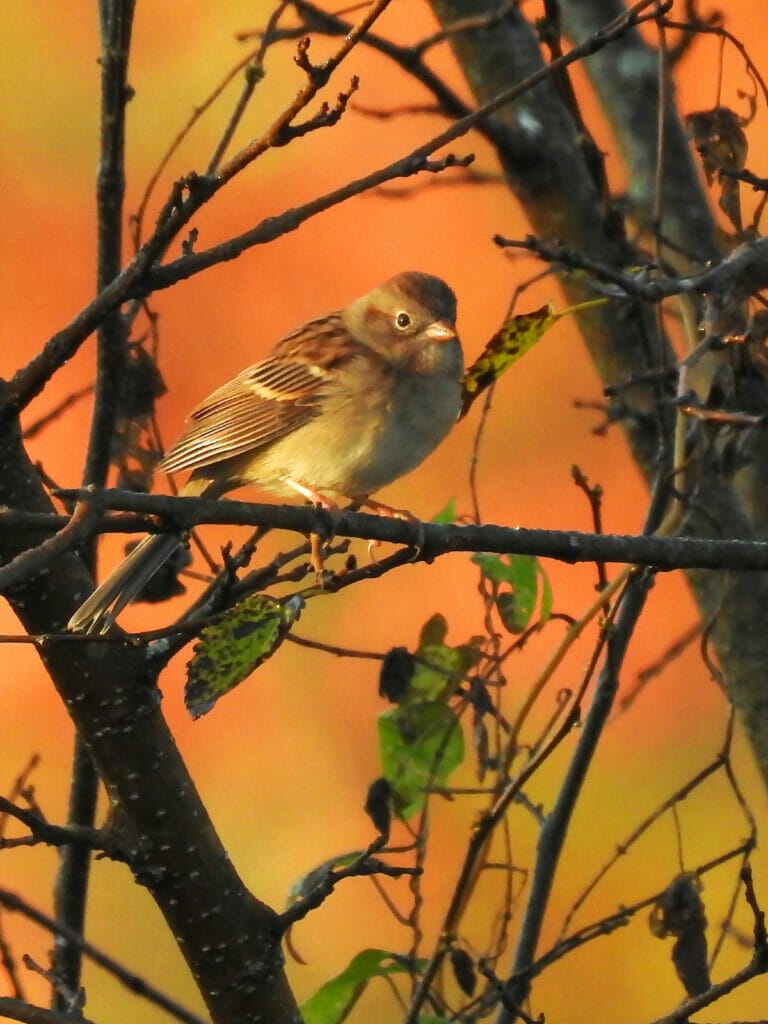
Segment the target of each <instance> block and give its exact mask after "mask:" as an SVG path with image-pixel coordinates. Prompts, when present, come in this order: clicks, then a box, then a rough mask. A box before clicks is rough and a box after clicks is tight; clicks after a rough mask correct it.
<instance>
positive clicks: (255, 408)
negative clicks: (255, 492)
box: [160, 314, 361, 473]
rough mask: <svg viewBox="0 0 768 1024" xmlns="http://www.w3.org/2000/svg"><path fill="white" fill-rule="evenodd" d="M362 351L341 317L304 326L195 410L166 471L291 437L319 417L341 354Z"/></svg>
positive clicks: (166, 462)
mask: <svg viewBox="0 0 768 1024" xmlns="http://www.w3.org/2000/svg"><path fill="white" fill-rule="evenodd" d="M340 342H341V344H340ZM360 348H361V345H360V343H359V342H357V341H355V340H354V339H353V338H352V337H351V336H350V335H349V333H348V332H347V331H346V329H345V328H344V326H343V324H342V322H341V318H340V317H339V316H338V314H332V315H331V316H327V317H323V318H321V319H319V320H315V321H311V322H310V323H307V324H304V326H303V327H300V328H299V329H298V330H296V331H294V332H293V333H292V334H289V335H287V336H286V337H285V338H283V339H282V340H281V341H279V342H278V343H277V345H276V346H275V348H274V350H273V352H272V354H271V355H270V356H269V357H268V358H266V359H263V360H262V361H261V362H258V363H255V364H254V365H253V366H249V367H248V369H246V370H243V371H242V372H241V373H239V374H238V375H237V376H236V377H233V378H232V380H230V381H228V383H226V384H224V385H223V386H222V387H220V388H218V389H217V390H216V391H214V392H213V393H212V394H211V395H209V396H208V397H207V398H206V399H204V400H203V401H202V402H201V403H200V405H198V406H197V407H196V408H195V409H193V410H192V413H191V414H190V417H189V420H188V422H187V428H186V430H185V431H184V433H183V434H182V435H181V437H180V438H179V439H178V440H177V441H176V443H175V444H174V445H173V446H172V447H171V449H170V450H169V451H168V453H167V455H166V456H165V458H164V459H163V461H162V462H161V463H160V468H161V469H162V470H164V471H165V472H169V473H170V472H175V471H176V470H182V469H184V470H195V469H200V468H201V467H203V466H210V465H213V464H214V463H217V462H222V461H223V460H224V459H228V458H231V457H232V456H235V455H242V454H244V453H245V452H248V451H252V450H254V449H258V448H262V447H264V446H265V445H268V444H270V443H271V442H273V441H276V440H278V439H279V438H281V437H284V436H285V435H286V434H289V433H291V431H293V430H296V429H297V428H298V427H300V426H301V425H302V424H303V423H306V422H307V421H308V420H310V419H312V418H313V417H314V416H316V415H317V413H318V411H319V408H320V404H321V400H322V391H323V386H324V385H325V384H326V382H327V381H328V379H329V376H331V375H332V374H333V372H334V370H335V368H336V366H337V365H338V363H339V361H340V358H341V353H342V352H343V354H344V355H343V358H344V359H349V358H350V357H351V356H352V355H353V353H354V354H357V353H359V351H360Z"/></svg>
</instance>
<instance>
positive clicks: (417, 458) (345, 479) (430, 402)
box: [244, 379, 460, 497]
mask: <svg viewBox="0 0 768 1024" xmlns="http://www.w3.org/2000/svg"><path fill="white" fill-rule="evenodd" d="M331 406H335V408H331ZM459 408H460V387H459V384H458V382H457V381H455V380H445V379H443V380H434V379H432V380H428V381H416V382H410V383H409V384H408V385H407V386H403V387H401V388H399V389H397V390H396V391H395V393H394V395H391V396H390V401H389V403H388V405H387V406H386V407H385V406H384V404H383V402H382V400H381V399H380V398H379V397H378V396H376V395H375V394H373V393H372V394H371V395H370V396H367V401H361V396H360V395H357V396H356V397H355V398H354V400H350V399H349V398H344V397H341V396H339V397H335V396H329V397H328V398H327V399H326V403H325V407H324V410H323V413H322V414H321V415H320V416H317V417H316V418H315V419H313V420H310V421H309V422H308V423H305V424H304V425H303V426H302V427H300V428H299V429H298V430H296V431H294V432H293V433H292V434H289V435H288V436H287V437H284V438H281V439H280V440H279V441H276V442H275V443H274V444H272V445H271V446H270V447H269V449H268V450H267V451H265V452H263V453H259V454H258V455H256V456H255V458H254V460H253V463H252V467H251V472H249V473H247V474H244V475H246V476H248V477H250V479H253V480H254V481H258V482H259V483H261V484H262V485H263V486H266V487H268V488H269V489H270V490H273V491H275V492H276V493H280V492H282V493H291V492H290V489H288V490H286V489H285V488H284V487H283V486H281V484H280V480H281V478H284V477H288V478H290V479H291V480H293V481H294V482H295V483H300V484H303V485H305V486H307V487H310V488H311V489H312V490H314V491H318V492H320V493H321V494H326V495H329V494H333V495H343V496H346V497H357V496H362V495H367V494H373V493H374V492H375V491H378V490H379V489H380V488H381V487H384V486H386V485H387V484H389V483H392V481H393V480H397V479H398V478H399V477H401V476H403V475H404V474H406V473H408V472H410V470H412V469H413V468H414V467H416V466H417V465H418V464H419V463H420V462H422V460H423V459H425V458H426V456H427V455H429V453H430V452H431V451H432V450H433V449H434V448H435V447H436V446H437V445H438V444H439V443H440V441H442V439H443V438H444V437H445V436H446V434H447V433H448V432H449V430H450V429H451V427H452V426H453V424H454V422H455V421H456V418H457V416H458V413H459Z"/></svg>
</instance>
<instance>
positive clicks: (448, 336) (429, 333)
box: [424, 320, 456, 341]
mask: <svg viewBox="0 0 768 1024" xmlns="http://www.w3.org/2000/svg"><path fill="white" fill-rule="evenodd" d="M424 334H425V336H426V337H427V338H429V339H430V340H431V341H453V339H454V338H455V337H456V327H455V326H454V324H452V323H451V322H450V320H434V321H433V322H432V323H431V324H430V325H429V327H428V328H427V329H426V331H424Z"/></svg>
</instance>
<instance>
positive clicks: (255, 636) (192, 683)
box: [184, 594, 304, 718]
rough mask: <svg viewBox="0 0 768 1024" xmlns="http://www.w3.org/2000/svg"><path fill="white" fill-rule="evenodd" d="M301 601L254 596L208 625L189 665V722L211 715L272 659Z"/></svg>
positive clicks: (295, 616)
mask: <svg viewBox="0 0 768 1024" xmlns="http://www.w3.org/2000/svg"><path fill="white" fill-rule="evenodd" d="M303 607H304V599H303V598H301V597H299V596H298V595H294V596H293V597H290V598H288V599H287V600H285V601H276V600H275V599H274V598H272V597H267V596H266V595H265V594H252V595H251V596H250V597H247V598H246V599H245V600H244V601H241V602H240V603H239V604H237V605H235V607H234V608H230V609H229V611H227V612H224V614H223V615H221V616H220V617H219V618H218V619H217V620H216V622H214V623H212V624H211V625H210V626H206V627H205V629H204V630H203V631H202V633H201V634H200V639H199V640H198V642H197V643H196V644H195V646H194V648H193V656H192V660H191V661H190V663H189V665H188V666H187V685H186V686H185V688H184V703H185V704H186V706H187V710H188V711H189V713H190V714H191V715H192V717H193V718H199V717H200V715H204V714H205V713H206V711H210V710H211V708H212V707H213V705H214V704H215V703H216V701H217V700H218V699H219V697H223V696H224V694H225V693H229V691H230V690H232V689H234V687H235V686H237V684H238V683H241V682H242V681H243V679H246V678H247V677H248V676H249V675H250V674H251V672H253V671H254V669H256V668H258V667H259V665H261V663H262V662H263V661H266V659H267V658H269V657H271V655H273V654H274V653H275V651H276V650H277V648H278V647H279V646H280V644H281V643H282V642H283V640H284V639H285V637H286V635H287V634H288V632H289V631H290V629H291V626H292V625H293V624H294V622H295V621H296V620H297V619H298V617H299V615H300V613H301V609H302V608H303Z"/></svg>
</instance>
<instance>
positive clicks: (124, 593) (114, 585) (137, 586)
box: [68, 533, 181, 634]
mask: <svg viewBox="0 0 768 1024" xmlns="http://www.w3.org/2000/svg"><path fill="white" fill-rule="evenodd" d="M180 543H181V541H180V540H179V538H178V536H174V535H173V534H169V533H157V534H152V535H150V536H149V537H145V538H144V539H143V540H142V541H140V543H138V544H137V545H136V547H135V548H134V549H133V551H131V553H130V554H129V555H128V557H127V558H125V559H124V561H122V562H121V563H120V565H118V566H117V567H116V568H115V569H113V570H112V572H111V573H110V575H109V576H107V578H106V579H105V580H104V582H103V583H101V584H100V585H99V586H98V587H97V588H96V589H95V590H94V592H93V593H92V594H91V596H90V597H89V598H87V600H85V601H84V602H83V603H82V604H81V605H80V607H79V608H78V609H77V611H76V612H75V614H74V615H73V616H72V618H71V619H70V620H69V623H68V628H69V630H70V631H71V632H72V633H92V634H97V633H106V632H107V631H108V630H109V628H110V626H111V625H112V624H113V623H114V621H115V618H116V617H117V616H118V615H119V614H120V612H121V611H122V610H123V608H125V606H126V605H127V604H130V603H131V601H132V600H133V599H134V597H136V595H137V594H138V593H139V591H140V590H141V589H142V588H143V587H144V585H145V584H146V583H147V582H148V581H149V580H150V579H151V578H152V576H154V574H155V573H156V572H157V570H158V569H159V568H160V566H161V565H163V564H164V563H165V562H167V561H168V559H169V558H170V557H171V555H172V554H173V553H174V551H175V550H176V548H177V547H178V546H179V544H180Z"/></svg>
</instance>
